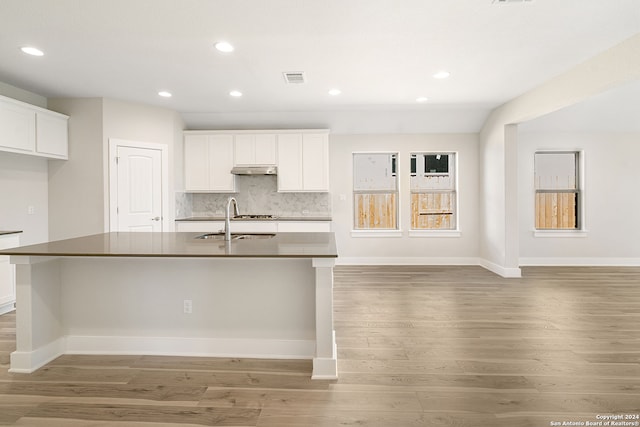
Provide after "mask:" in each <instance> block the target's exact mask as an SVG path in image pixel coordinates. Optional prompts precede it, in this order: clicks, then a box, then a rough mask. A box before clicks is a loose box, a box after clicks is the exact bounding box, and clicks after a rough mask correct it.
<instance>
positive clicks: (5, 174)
mask: <svg viewBox="0 0 640 427" xmlns="http://www.w3.org/2000/svg"><path fill="white" fill-rule="evenodd" d="M47 188H48V185H47V159H43V158H39V157H33V156H26V155H23V154H14V153H4V152H0V195H2V196H0V200H1V201H0V230H22V231H23V233H22V234H21V235H20V244H32V243H41V242H45V241H47V238H48V228H47V208H48V195H47ZM29 206H33V212H34V213H33V214H32V215H29V214H28V208H29Z"/></svg>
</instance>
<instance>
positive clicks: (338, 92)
mask: <svg viewBox="0 0 640 427" xmlns="http://www.w3.org/2000/svg"><path fill="white" fill-rule="evenodd" d="M341 93H342V91H341V90H340V89H331V90H330V91H329V95H331V96H338V95H340V94H341Z"/></svg>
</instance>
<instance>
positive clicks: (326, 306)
mask: <svg viewBox="0 0 640 427" xmlns="http://www.w3.org/2000/svg"><path fill="white" fill-rule="evenodd" d="M313 266H314V268H315V270H316V272H315V276H316V277H315V283H316V355H315V357H314V358H313V375H312V378H313V379H337V378H338V355H337V353H338V351H337V346H336V333H335V330H334V325H333V267H334V266H335V259H333V258H314V259H313Z"/></svg>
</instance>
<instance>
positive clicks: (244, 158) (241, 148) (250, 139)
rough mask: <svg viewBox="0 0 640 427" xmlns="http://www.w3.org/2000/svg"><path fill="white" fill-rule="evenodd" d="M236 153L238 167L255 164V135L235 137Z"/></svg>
mask: <svg viewBox="0 0 640 427" xmlns="http://www.w3.org/2000/svg"><path fill="white" fill-rule="evenodd" d="M234 139H235V141H234V147H233V148H234V153H235V164H236V165H252V164H254V163H255V135H235V137H234Z"/></svg>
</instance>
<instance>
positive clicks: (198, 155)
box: [184, 134, 235, 193]
mask: <svg viewBox="0 0 640 427" xmlns="http://www.w3.org/2000/svg"><path fill="white" fill-rule="evenodd" d="M231 168H233V135H228V134H227V135H225V134H220V135H199V134H195V135H189V134H185V138H184V172H185V190H186V191H187V192H196V193H197V192H203V193H206V192H215V193H230V192H234V191H235V177H234V175H232V174H231Z"/></svg>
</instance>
